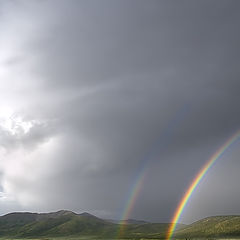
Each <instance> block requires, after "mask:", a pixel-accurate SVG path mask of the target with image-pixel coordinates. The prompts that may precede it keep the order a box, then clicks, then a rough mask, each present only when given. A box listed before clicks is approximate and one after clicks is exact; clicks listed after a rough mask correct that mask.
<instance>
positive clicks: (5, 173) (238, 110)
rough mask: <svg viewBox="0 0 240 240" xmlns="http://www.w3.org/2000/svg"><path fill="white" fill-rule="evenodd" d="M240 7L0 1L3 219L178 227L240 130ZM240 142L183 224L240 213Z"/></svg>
mask: <svg viewBox="0 0 240 240" xmlns="http://www.w3.org/2000/svg"><path fill="white" fill-rule="evenodd" d="M239 11H240V2H239V1H238V0H236V1H231V0H225V1H221V0H216V1H213V0H206V1H204V0H202V1H195V0H188V1H185V0H181V1H178V0H175V1H172V0H168V1H167V0H165V1H164V0H163V1H153V0H148V1H141V0H138V1H135V0H131V1H128V0H121V1H120V0H101V1H99V0H91V1H77V0H76V1H73V0H65V1H63V0H44V1H43V0H42V1H37V0H32V1H25V0H19V1H17V0H0V145H1V147H0V191H1V194H0V196H1V198H0V214H5V213H7V212H11V211H34V212H45V211H55V210H59V209H69V210H73V211H76V212H78V213H80V212H84V211H87V212H90V213H92V214H95V215H96V216H98V217H103V218H114V219H118V218H120V216H121V215H122V212H123V209H124V208H125V202H126V199H128V196H129V191H130V190H129V189H131V187H132V185H133V183H134V181H135V179H136V177H137V176H138V174H139V172H141V171H142V170H143V167H144V169H145V171H146V173H145V174H146V176H145V181H144V184H143V186H142V189H141V192H140V194H139V196H138V198H137V200H136V202H135V204H134V208H133V211H132V213H131V215H130V217H131V218H136V219H144V220H149V221H155V222H167V221H170V219H171V217H172V215H173V213H174V210H175V208H176V207H177V204H178V202H179V201H180V199H181V197H182V195H183V194H184V192H185V190H186V188H187V186H188V185H189V184H190V183H191V181H192V179H193V178H194V176H195V175H196V174H197V172H198V171H199V169H200V168H201V166H203V165H204V163H205V162H206V161H207V160H208V159H209V158H210V156H211V155H212V154H213V153H214V152H215V151H216V150H217V149H218V148H219V147H220V146H221V145H222V144H223V143H224V142H225V141H226V140H227V138H229V137H230V136H231V135H233V134H234V133H235V132H236V131H237V130H239V128H240V107H239V106H240V79H239V77H240V67H239V65H240V48H239V42H240V33H239V22H240V15H239ZM239 149H240V142H239V141H238V142H236V143H235V145H234V146H232V147H231V148H230V149H229V151H227V152H226V153H225V154H224V156H223V157H222V158H221V159H219V160H218V161H217V162H216V164H215V165H214V166H213V167H212V169H211V170H210V171H209V173H208V174H207V176H206V177H205V178H204V179H203V181H202V182H201V184H200V186H199V187H198V188H197V189H196V191H195V193H194V195H193V196H192V198H191V200H190V202H189V204H188V205H187V207H186V209H185V211H184V213H183V216H182V218H181V221H182V222H184V223H188V222H192V221H195V220H198V219H200V218H203V217H206V216H211V215H220V214H240V206H239V199H240V188H239V181H240V177H239V171H240V161H239V154H240V150H239Z"/></svg>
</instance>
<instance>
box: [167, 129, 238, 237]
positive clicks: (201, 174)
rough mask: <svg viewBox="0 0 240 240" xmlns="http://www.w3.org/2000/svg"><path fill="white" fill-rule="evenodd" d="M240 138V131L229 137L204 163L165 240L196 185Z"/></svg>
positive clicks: (180, 205) (177, 210)
mask: <svg viewBox="0 0 240 240" xmlns="http://www.w3.org/2000/svg"><path fill="white" fill-rule="evenodd" d="M239 137H240V131H237V133H235V134H234V135H233V136H231V137H230V138H229V139H228V140H227V141H226V142H225V143H224V144H223V145H222V146H221V147H220V148H219V149H218V150H217V151H216V152H215V153H214V154H213V155H212V157H211V158H210V159H209V160H208V161H207V162H206V164H205V165H204V166H203V167H202V169H201V170H200V171H199V172H198V174H197V175H196V177H195V178H194V180H193V181H192V183H191V184H190V186H189V187H188V189H187V191H186V192H185V194H184V196H183V198H182V199H181V201H180V203H179V205H178V207H177V209H176V211H175V213H174V215H173V218H172V221H171V225H170V227H169V229H168V232H167V236H166V239H167V240H170V239H171V238H172V235H173V233H174V231H175V229H176V225H177V223H178V221H179V218H180V217H181V215H182V212H183V210H184V208H185V206H186V204H187V203H188V201H189V199H190V197H191V195H192V194H193V191H194V190H195V189H196V187H197V186H198V184H199V183H200V181H201V179H202V178H203V177H204V176H205V175H206V173H207V172H208V170H209V169H210V168H211V166H212V165H213V164H214V163H215V162H216V161H217V159H219V158H220V157H221V156H222V154H223V153H224V152H225V151H226V150H227V149H228V148H229V147H230V146H231V145H232V144H233V143H234V142H235V141H236V140H238V138H239Z"/></svg>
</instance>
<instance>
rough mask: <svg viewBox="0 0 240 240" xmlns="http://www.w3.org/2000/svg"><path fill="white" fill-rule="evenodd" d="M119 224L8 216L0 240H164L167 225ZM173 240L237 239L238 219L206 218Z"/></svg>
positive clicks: (89, 218) (83, 217) (0, 223)
mask: <svg viewBox="0 0 240 240" xmlns="http://www.w3.org/2000/svg"><path fill="white" fill-rule="evenodd" d="M124 223H125V224H124V231H123V233H122V234H121V235H119V234H118V233H119V229H120V226H122V225H121V224H116V223H114V222H113V220H104V219H100V218H97V217H95V216H93V215H91V214H88V213H82V214H76V213H74V212H71V211H58V212H53V213H41V214H38V213H28V212H25V213H10V214H7V215H5V216H2V217H0V238H3V237H4V238H5V237H8V238H41V239H43V238H48V239H50V238H55V237H57V238H59V237H61V238H64V239H66V238H76V237H78V238H92V239H101V238H102V239H115V238H117V237H120V238H125V239H140V238H145V239H165V236H166V232H167V230H168V228H169V224H168V223H149V222H144V221H137V220H129V221H126V222H124ZM173 238H177V239H193V238H240V216H217V217H208V218H205V219H202V220H200V221H197V222H195V223H192V224H190V225H183V224H178V225H177V230H176V231H175V233H174V236H173Z"/></svg>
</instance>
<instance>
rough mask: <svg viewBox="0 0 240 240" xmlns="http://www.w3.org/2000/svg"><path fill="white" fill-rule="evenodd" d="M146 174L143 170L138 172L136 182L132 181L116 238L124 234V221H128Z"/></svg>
mask: <svg viewBox="0 0 240 240" xmlns="http://www.w3.org/2000/svg"><path fill="white" fill-rule="evenodd" d="M146 172H147V171H146V169H145V168H143V169H142V171H141V172H140V174H139V175H138V176H137V178H136V180H135V181H134V184H133V186H132V188H131V191H130V196H129V197H128V199H127V202H126V204H125V206H126V207H125V210H124V211H123V214H122V217H121V220H122V222H121V224H120V227H119V230H118V233H117V238H121V237H122V236H123V234H124V231H125V227H126V222H125V221H127V219H129V216H130V215H131V213H132V210H133V207H134V204H135V202H136V200H137V198H138V196H139V193H140V191H141V189H142V187H143V184H144V179H145V176H146Z"/></svg>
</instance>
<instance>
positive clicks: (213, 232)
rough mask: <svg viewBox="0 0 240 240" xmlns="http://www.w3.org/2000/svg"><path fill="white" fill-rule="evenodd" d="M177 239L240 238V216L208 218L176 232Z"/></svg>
mask: <svg viewBox="0 0 240 240" xmlns="http://www.w3.org/2000/svg"><path fill="white" fill-rule="evenodd" d="M174 236H175V237H178V238H193V237H204V238H208V237H239V236H240V216H216V217H208V218H205V219H202V220H200V221H197V222H195V223H193V224H190V225H188V226H186V227H184V228H183V229H180V230H178V231H176V233H175V235H174Z"/></svg>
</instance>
